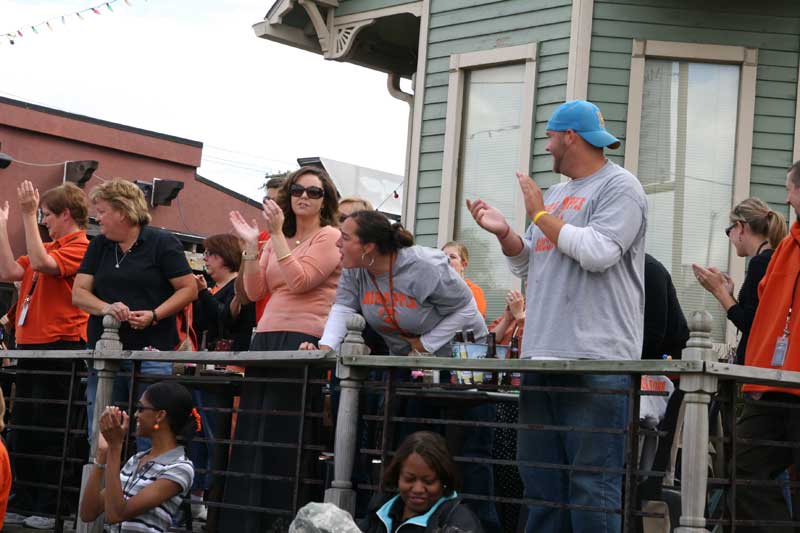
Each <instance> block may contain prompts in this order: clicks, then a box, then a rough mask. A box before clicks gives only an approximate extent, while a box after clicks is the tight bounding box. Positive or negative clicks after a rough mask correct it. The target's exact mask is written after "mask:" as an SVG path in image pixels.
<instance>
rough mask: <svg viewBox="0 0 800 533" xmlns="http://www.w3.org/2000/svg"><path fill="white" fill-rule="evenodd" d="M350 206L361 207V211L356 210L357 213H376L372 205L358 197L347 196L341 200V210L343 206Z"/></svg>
mask: <svg viewBox="0 0 800 533" xmlns="http://www.w3.org/2000/svg"><path fill="white" fill-rule="evenodd" d="M348 204H358V205H360V206H361V208H360V209H356V210H355V211H375V208H374V207H372V203H371V202H370V201H369V200H367V199H366V198H360V197H358V196H347V197H345V198H342V199H341V200H339V209H341V208H342V206H343V205H348Z"/></svg>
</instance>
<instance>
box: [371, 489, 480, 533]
mask: <svg viewBox="0 0 800 533" xmlns="http://www.w3.org/2000/svg"><path fill="white" fill-rule="evenodd" d="M440 502H441V503H440ZM440 502H437V505H435V506H434V509H432V511H429V512H428V513H426V514H424V515H421V516H416V517H414V518H411V519H409V520H407V521H406V522H405V523H402V524H400V527H398V523H399V522H400V519H401V517H402V515H403V500H401V499H400V497H399V496H394V497H392V498H389V497H387V498H384V499H382V500H381V501H380V502H379V503H378V505H375V506H373V507H372V509H371V510H370V513H369V515H368V516H367V517H366V518H364V519H363V520H360V521H359V523H358V527H359V528H360V529H361V531H363V532H365V533H483V528H482V527H481V523H480V521H479V520H478V518H477V517H476V516H475V515H474V514H473V513H472V511H470V510H469V508H468V507H467V506H466V505H465V504H464V503H462V502H461V499H460V498H458V497H457V496H456V495H454V496H451V497H449V499H448V498H447V497H443V498H442V500H440ZM387 519H388V520H391V524H392V530H391V531H389V530H388V529H387V523H386V522H387V521H388V520H387Z"/></svg>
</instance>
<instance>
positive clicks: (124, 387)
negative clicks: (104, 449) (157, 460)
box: [86, 361, 172, 452]
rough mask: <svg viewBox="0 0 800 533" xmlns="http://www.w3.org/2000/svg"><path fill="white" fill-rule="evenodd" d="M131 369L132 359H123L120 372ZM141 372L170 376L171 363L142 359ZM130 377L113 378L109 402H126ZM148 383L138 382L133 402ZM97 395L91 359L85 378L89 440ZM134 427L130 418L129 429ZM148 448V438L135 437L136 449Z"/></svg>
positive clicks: (95, 376) (136, 400)
mask: <svg viewBox="0 0 800 533" xmlns="http://www.w3.org/2000/svg"><path fill="white" fill-rule="evenodd" d="M132 370H133V362H132V361H123V362H122V364H121V365H120V371H121V372H131V371H132ZM140 372H141V373H142V374H149V375H152V376H170V375H172V363H169V362H164V361H142V364H141V370H140ZM130 384H131V381H130V377H123V376H117V377H116V378H115V379H114V390H113V392H112V394H111V403H114V404H127V403H128V393H129V392H130ZM148 385H149V383H138V384H137V386H136V394H134V396H133V401H134V403H136V402H138V401H139V396H141V395H142V393H143V392H144V390H145V389H146V388H147V386H148ZM95 396H97V373H96V372H95V370H94V368H92V365H91V361H90V362H89V377H88V378H87V380H86V420H87V421H88V423H87V432H88V433H89V440H90V441H91V439H92V420H93V419H94V399H95ZM133 429H134V421H133V420H131V431H133ZM149 448H150V439H148V438H146V437H136V450H137V451H140V452H142V451H144V450H147V449H149Z"/></svg>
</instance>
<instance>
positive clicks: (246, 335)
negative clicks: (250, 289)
mask: <svg viewBox="0 0 800 533" xmlns="http://www.w3.org/2000/svg"><path fill="white" fill-rule="evenodd" d="M235 283H236V281H235V280H231V281H229V282H228V283H227V284H225V286H223V287H222V288H221V289H220V290H219V291H217V292H216V294H211V291H209V290H207V289H206V290H202V291H200V292H199V293H198V298H197V301H195V303H194V312H193V315H194V322H193V324H192V325H193V326H194V330H195V332H197V336H198V339H199V338H200V336H201V335H202V334H203V333H202V332H203V331H207V332H208V334H207V338H206V343H207V346H208V349H209V350H214V345H215V344H216V342H217V340H219V339H233V350H234V351H236V352H241V351H247V350H249V349H250V337H251V336H252V332H253V327H254V326H255V325H256V305H255V304H254V303H249V304H247V305H243V306H242V309H241V311H240V312H239V316H238V317H237V318H235V319H234V318H233V317H232V316H231V309H230V306H231V302H232V301H233V297H234V295H235V289H234V284H235Z"/></svg>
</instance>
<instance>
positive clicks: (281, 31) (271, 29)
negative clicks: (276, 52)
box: [253, 20, 322, 55]
mask: <svg viewBox="0 0 800 533" xmlns="http://www.w3.org/2000/svg"><path fill="white" fill-rule="evenodd" d="M253 31H254V32H255V34H256V37H260V38H262V39H267V40H268V41H273V42H276V43H280V44H285V45H288V46H293V47H294V48H299V49H301V50H305V51H307V52H314V53H315V54H320V55H322V49H321V48H320V45H319V40H317V39H316V38H313V37H309V36H308V35H307V34H306V33H305V32H304V31H303V30H302V29H300V28H294V27H292V26H287V25H285V24H270V22H269V20H262V21H261V22H257V23H255V24H253Z"/></svg>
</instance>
